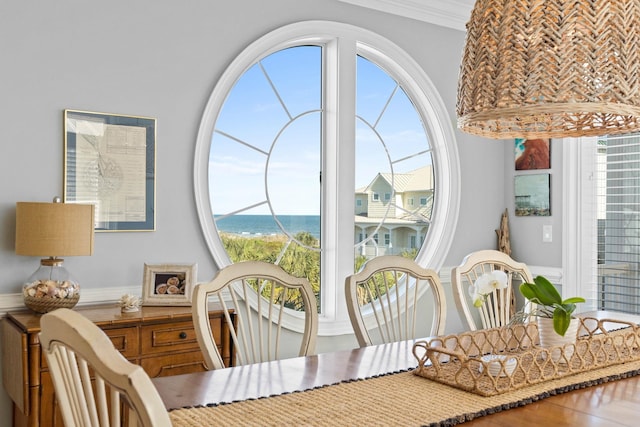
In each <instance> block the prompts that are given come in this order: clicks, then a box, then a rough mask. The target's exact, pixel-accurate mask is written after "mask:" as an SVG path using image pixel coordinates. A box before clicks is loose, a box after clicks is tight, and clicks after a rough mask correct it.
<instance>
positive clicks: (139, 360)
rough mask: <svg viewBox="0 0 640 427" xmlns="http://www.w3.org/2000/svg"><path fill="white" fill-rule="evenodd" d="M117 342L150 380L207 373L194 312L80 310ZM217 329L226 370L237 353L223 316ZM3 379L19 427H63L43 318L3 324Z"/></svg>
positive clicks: (214, 315) (15, 315)
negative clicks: (44, 339)
mask: <svg viewBox="0 0 640 427" xmlns="http://www.w3.org/2000/svg"><path fill="white" fill-rule="evenodd" d="M74 310H76V311H78V312H79V313H81V314H83V315H84V316H86V317H87V318H89V319H90V320H91V321H92V322H94V323H95V324H96V325H98V326H99V327H100V328H101V329H102V330H104V331H105V333H106V334H107V335H108V336H109V337H110V338H111V341H112V342H113V344H114V345H115V347H116V348H117V349H118V350H120V352H121V353H122V354H123V355H124V356H125V357H126V358H127V359H128V360H130V361H131V362H133V363H135V364H138V365H141V366H142V367H143V368H144V370H145V371H146V372H147V374H149V376H150V377H152V378H153V377H161V376H167V375H178V374H184V373H191V372H199V371H205V370H206V368H205V366H204V361H203V357H202V353H201V352H200V348H199V346H198V342H197V339H196V333H195V330H194V327H193V322H192V320H191V307H184V306H178V307H175V306H173V307H141V309H140V311H138V312H134V313H121V311H120V308H119V307H117V306H116V305H115V304H111V305H91V306H81V307H76V308H74ZM209 318H210V322H211V329H212V330H213V333H214V336H215V339H216V342H218V343H220V345H219V350H220V351H221V354H222V355H223V358H224V360H225V365H226V366H231V361H232V360H233V358H232V352H233V347H232V344H231V336H230V333H229V328H228V327H227V323H226V321H225V318H224V313H223V311H222V310H221V309H220V308H219V307H216V306H212V307H211V311H210V312H209ZM0 332H1V335H0V336H1V337H2V344H1V345H2V356H3V366H2V378H3V384H4V388H5V389H6V391H7V393H8V394H9V396H10V397H11V399H12V400H13V425H14V426H30V427H34V426H43V427H50V426H62V425H63V423H62V418H61V416H60V413H59V411H58V409H57V404H56V401H55V396H54V390H53V383H52V381H51V376H50V374H49V371H48V369H47V364H46V359H45V356H44V353H42V351H41V348H40V341H39V336H38V333H39V332H40V315H38V314H36V313H33V312H31V311H26V310H22V311H16V312H10V313H7V316H6V317H5V318H4V319H2V322H1V331H0Z"/></svg>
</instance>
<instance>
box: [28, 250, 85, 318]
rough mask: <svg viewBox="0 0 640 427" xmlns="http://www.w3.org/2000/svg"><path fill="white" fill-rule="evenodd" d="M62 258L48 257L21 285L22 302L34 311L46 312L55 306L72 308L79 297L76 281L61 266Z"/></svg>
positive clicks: (78, 287)
mask: <svg viewBox="0 0 640 427" xmlns="http://www.w3.org/2000/svg"><path fill="white" fill-rule="evenodd" d="M63 262H64V260H62V259H60V258H48V259H43V260H41V261H40V267H39V268H38V269H37V270H36V271H35V273H33V274H32V275H31V276H30V277H29V279H27V281H26V283H25V284H24V286H23V287H22V295H23V297H24V304H25V305H26V306H27V307H28V308H30V309H31V310H33V311H35V312H36V313H47V312H49V311H52V310H55V309H56V308H72V307H74V306H75V305H76V304H77V303H78V300H79V299H80V286H79V285H78V282H77V281H76V280H75V279H74V278H73V277H72V276H71V275H70V274H69V272H68V271H67V269H66V268H64V267H63Z"/></svg>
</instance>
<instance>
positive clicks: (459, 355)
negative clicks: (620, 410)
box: [413, 317, 640, 396]
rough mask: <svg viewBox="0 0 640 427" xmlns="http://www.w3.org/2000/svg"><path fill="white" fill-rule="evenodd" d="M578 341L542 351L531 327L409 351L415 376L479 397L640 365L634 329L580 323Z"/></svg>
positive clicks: (610, 322) (614, 323) (609, 322)
mask: <svg viewBox="0 0 640 427" xmlns="http://www.w3.org/2000/svg"><path fill="white" fill-rule="evenodd" d="M605 326H606V327H605ZM578 337H579V338H578V339H577V340H576V342H575V344H566V345H564V346H563V347H551V348H542V347H540V346H539V345H538V343H539V339H538V327H537V325H536V323H535V322H531V323H528V324H526V325H515V326H509V327H503V328H494V329H484V330H480V331H474V332H465V333H461V334H457V335H447V336H442V337H436V338H433V339H431V340H422V341H417V342H416V343H415V344H414V346H413V354H414V356H415V357H416V359H418V367H417V368H416V369H415V371H414V373H415V374H416V375H419V376H421V377H424V378H429V379H431V380H434V381H438V382H441V383H443V384H447V385H450V386H453V387H456V388H460V389H462V390H466V391H470V392H472V393H476V394H479V395H482V396H494V395H496V394H501V393H505V392H508V391H510V390H515V389H518V388H521V387H525V386H528V385H532V384H536V383H539V382H542V381H549V380H553V379H556V378H561V377H565V376H568V375H575V374H578V373H580V372H584V371H588V370H593V369H598V368H602V367H605V366H611V365H615V364H620V363H625V362H629V361H633V360H640V328H639V327H638V326H637V325H635V324H633V323H629V322H625V321H620V320H614V319H595V318H591V317H585V318H581V325H580V328H579V330H578ZM484 355H502V356H505V357H504V360H501V361H495V362H486V361H484V360H482V359H481V357H482V356H484ZM513 359H515V364H514V362H513ZM507 362H508V363H507ZM490 364H493V366H490ZM514 365H515V367H514ZM490 371H491V372H490Z"/></svg>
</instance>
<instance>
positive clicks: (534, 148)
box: [515, 138, 551, 171]
mask: <svg viewBox="0 0 640 427" xmlns="http://www.w3.org/2000/svg"><path fill="white" fill-rule="evenodd" d="M515 165H516V170H517V171H521V170H532V169H550V168H551V140H550V139H549V138H543V139H523V138H516V140H515Z"/></svg>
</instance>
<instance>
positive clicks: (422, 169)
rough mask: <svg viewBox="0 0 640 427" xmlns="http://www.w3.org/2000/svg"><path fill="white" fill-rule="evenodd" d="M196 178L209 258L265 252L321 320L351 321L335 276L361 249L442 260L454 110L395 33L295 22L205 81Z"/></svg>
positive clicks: (451, 212)
mask: <svg viewBox="0 0 640 427" xmlns="http://www.w3.org/2000/svg"><path fill="white" fill-rule="evenodd" d="M195 188H196V201H197V204H198V212H199V216H200V222H201V224H202V228H203V232H204V235H205V238H206V240H207V243H208V245H209V248H210V250H211V253H212V255H213V257H214V259H215V261H216V263H217V265H218V266H219V267H223V266H225V265H228V264H229V263H231V262H237V261H241V260H246V259H262V260H268V261H271V262H274V263H277V264H279V265H281V266H282V267H283V268H284V269H285V270H287V271H289V272H290V273H292V274H294V275H302V276H306V277H307V278H308V279H309V281H310V282H311V283H312V285H313V287H314V290H315V291H316V294H317V296H318V302H319V307H318V309H319V312H320V322H321V324H320V329H319V333H320V334H322V335H327V334H334V333H336V334H337V333H345V332H349V331H350V330H351V326H350V323H349V321H348V315H347V312H346V307H345V304H344V302H343V301H344V289H343V288H344V279H345V277H346V276H347V275H349V274H351V273H353V272H354V270H355V269H357V268H358V267H359V265H360V264H361V263H362V262H364V261H365V260H366V259H369V258H371V257H374V256H378V255H383V254H400V255H403V256H407V257H411V258H415V259H416V260H417V261H418V262H419V263H420V264H422V265H427V266H429V267H430V268H434V269H438V268H439V267H440V266H441V264H442V262H443V260H444V257H445V255H446V253H447V251H448V249H449V246H450V243H451V238H452V236H453V231H454V229H455V223H456V221H457V216H458V198H459V182H458V157H457V151H456V145H455V141H454V135H453V129H452V128H451V120H450V119H449V116H448V115H447V113H446V110H445V108H444V106H443V103H442V101H441V99H440V96H439V94H438V92H437V91H436V89H435V88H434V87H433V85H432V84H431V82H430V80H429V79H428V78H427V76H426V75H425V73H424V71H423V70H422V69H421V68H420V67H419V66H418V65H417V64H416V63H415V62H414V61H413V60H412V59H411V58H410V57H409V56H408V55H407V54H406V53H405V52H404V51H402V50H401V49H400V48H398V47H397V46H396V45H394V44H393V43H391V42H389V41H388V40H386V39H384V38H383V37H381V36H379V35H376V34H374V33H372V32H369V31H366V30H363V29H360V28H357V27H353V26H350V25H346V24H340V23H334V22H322V21H310V22H301V23H297V24H292V25H289V26H286V27H283V28H280V29H278V30H275V31H273V32H271V33H269V34H267V35H266V36H264V37H262V38H261V39H259V40H257V41H256V42H254V43H253V44H251V45H250V46H249V47H248V48H247V49H245V50H244V51H243V52H242V53H241V54H240V55H239V56H238V57H237V58H236V59H235V60H234V61H233V62H232V64H231V65H230V66H229V68H228V69H227V70H226V71H225V73H224V74H223V76H222V77H221V79H220V80H219V81H218V83H217V84H216V86H215V88H214V90H213V93H212V95H211V97H210V99H209V102H208V104H207V107H206V109H205V112H204V115H203V118H202V123H201V126H200V131H199V134H198V141H197V145H196V159H195ZM414 200H419V201H420V203H413V201H414ZM382 236H383V237H382ZM290 311H291V313H288V314H289V315H290V316H291V320H292V322H291V325H292V328H293V329H298V328H297V327H296V326H295V323H296V322H295V319H296V318H297V316H296V313H295V310H290Z"/></svg>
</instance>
